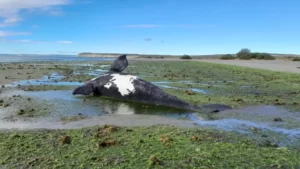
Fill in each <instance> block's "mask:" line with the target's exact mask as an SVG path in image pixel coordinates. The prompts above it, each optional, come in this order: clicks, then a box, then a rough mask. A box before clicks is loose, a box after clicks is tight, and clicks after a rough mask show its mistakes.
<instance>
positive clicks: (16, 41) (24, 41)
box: [0, 36, 73, 44]
mask: <svg viewBox="0 0 300 169" xmlns="http://www.w3.org/2000/svg"><path fill="white" fill-rule="evenodd" d="M0 37H1V36H0ZM6 42H13V43H38V44H40V43H58V44H71V43H73V42H72V41H46V40H29V39H20V40H6Z"/></svg>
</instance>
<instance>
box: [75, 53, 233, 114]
mask: <svg viewBox="0 0 300 169" xmlns="http://www.w3.org/2000/svg"><path fill="white" fill-rule="evenodd" d="M127 66H128V61H127V59H126V55H121V56H119V57H118V58H117V59H116V60H115V61H114V62H113V64H112V65H111V68H110V70H109V71H108V72H107V73H106V74H104V75H101V76H99V77H96V78H94V79H92V80H90V81H88V82H87V83H85V84H84V85H82V86H79V87H77V88H75V89H74V91H73V95H90V94H93V95H95V96H106V97H110V98H115V99H119V100H124V101H134V102H140V103H145V104H152V105H158V106H167V107H173V108H178V109H184V110H188V111H193V112H194V111H206V112H207V111H209V112H218V111H223V110H227V109H231V107H230V106H228V105H223V104H207V105H203V106H197V105H193V104H190V103H188V102H186V101H183V100H181V99H179V98H177V97H176V96H173V95H170V94H168V93H166V92H165V91H163V90H162V89H161V88H159V87H158V86H156V85H154V84H152V83H151V82H148V81H146V80H143V79H140V78H138V77H137V76H134V75H130V74H125V73H122V71H123V70H124V69H125V68H126V67H127Z"/></svg>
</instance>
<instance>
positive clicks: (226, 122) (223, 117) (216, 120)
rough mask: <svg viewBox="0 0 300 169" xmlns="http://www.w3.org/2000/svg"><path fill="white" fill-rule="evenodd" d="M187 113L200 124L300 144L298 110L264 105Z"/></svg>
mask: <svg viewBox="0 0 300 169" xmlns="http://www.w3.org/2000/svg"><path fill="white" fill-rule="evenodd" d="M188 116H189V118H190V119H191V120H193V121H194V122H195V123H197V124H198V125H200V126H202V127H209V128H214V129H219V130H225V131H234V132H238V133H242V134H247V135H248V136H250V137H252V138H255V139H259V140H263V139H268V140H271V141H273V142H276V143H277V144H278V145H279V146H287V145H293V146H300V112H289V111H288V110H286V109H283V108H280V107H276V106H265V105H263V106H251V107H246V108H242V109H235V110H230V111H229V110H228V111H224V112H220V113H217V114H213V115H204V114H202V115H201V114H189V115H188ZM209 119H211V120H209Z"/></svg>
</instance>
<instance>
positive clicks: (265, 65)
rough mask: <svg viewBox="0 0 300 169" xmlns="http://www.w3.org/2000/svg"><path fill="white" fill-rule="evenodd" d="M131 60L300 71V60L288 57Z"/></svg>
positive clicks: (135, 59)
mask: <svg viewBox="0 0 300 169" xmlns="http://www.w3.org/2000/svg"><path fill="white" fill-rule="evenodd" d="M128 60H129V61H133V62H135V61H161V62H163V61H190V62H193V61H197V62H209V63H218V64H227V65H233V66H243V67H249V68H258V69H267V70H272V71H283V72H293V73H300V62H295V61H291V60H287V59H277V60H221V59H191V60H182V59H178V58H164V59H157V58H152V59H148V58H128Z"/></svg>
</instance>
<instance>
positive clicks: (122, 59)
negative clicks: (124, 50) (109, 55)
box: [109, 55, 128, 73]
mask: <svg viewBox="0 0 300 169" xmlns="http://www.w3.org/2000/svg"><path fill="white" fill-rule="evenodd" d="M126 56H127V55H120V56H119V57H118V58H117V59H116V60H115V61H114V62H113V64H112V65H111V66H110V69H109V72H110V73H121V72H122V71H123V70H124V69H125V68H126V67H127V66H128V61H127V58H126Z"/></svg>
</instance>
